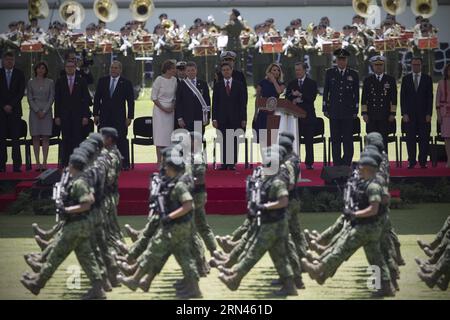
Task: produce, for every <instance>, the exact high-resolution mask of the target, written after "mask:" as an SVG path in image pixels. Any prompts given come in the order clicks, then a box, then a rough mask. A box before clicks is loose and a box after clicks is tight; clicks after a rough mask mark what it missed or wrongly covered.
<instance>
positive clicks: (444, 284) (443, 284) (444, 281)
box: [436, 275, 450, 291]
mask: <svg viewBox="0 0 450 320" xmlns="http://www.w3.org/2000/svg"><path fill="white" fill-rule="evenodd" d="M449 282H450V277H449V276H448V275H443V276H442V277H440V278H439V280H438V281H437V282H436V286H437V287H438V288H439V289H441V290H442V291H447V289H448V283H449Z"/></svg>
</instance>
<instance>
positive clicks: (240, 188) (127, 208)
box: [0, 162, 450, 215]
mask: <svg viewBox="0 0 450 320" xmlns="http://www.w3.org/2000/svg"><path fill="white" fill-rule="evenodd" d="M49 167H50V168H54V167H55V165H53V166H49ZM322 167H323V165H322V163H316V164H315V166H314V170H306V169H305V168H304V165H303V164H302V181H301V182H300V183H299V186H304V187H313V186H314V187H320V186H324V185H325V183H324V181H323V180H322V179H321V178H320V173H321V171H322ZM406 167H407V164H406V163H404V164H403V168H396V167H395V162H392V163H391V176H392V177H445V176H449V177H450V169H447V168H445V164H444V163H439V164H438V166H437V167H436V168H432V167H431V166H430V167H429V168H427V169H420V168H416V169H407V168H406ZM156 170H157V165H156V164H137V165H136V167H135V169H134V170H131V171H127V172H122V174H121V176H120V180H119V192H120V203H119V213H120V214H121V215H136V214H146V213H147V207H148V194H149V190H148V185H149V179H150V174H151V173H152V172H154V171H156ZM11 171H12V168H11V167H10V166H8V168H7V172H6V173H0V180H20V181H21V182H19V183H18V184H17V186H16V189H15V192H14V193H11V194H3V195H0V212H1V211H4V209H5V208H6V207H7V206H8V205H9V204H11V203H12V202H14V200H15V199H16V198H17V195H18V194H19V193H20V192H21V191H23V190H24V189H27V188H30V187H31V186H32V184H33V181H34V179H35V178H36V177H37V176H38V175H39V173H38V172H34V171H23V172H21V173H13V172H11ZM250 173H251V170H250V169H247V170H246V169H245V168H244V166H243V165H242V164H241V165H238V167H237V170H236V171H216V170H212V166H211V165H210V166H209V170H208V172H207V176H206V185H207V191H208V202H207V205H206V210H207V212H208V213H210V214H242V213H244V212H246V203H245V178H246V177H247V175H249V174H250ZM392 196H397V197H398V196H399V195H398V192H393V194H392Z"/></svg>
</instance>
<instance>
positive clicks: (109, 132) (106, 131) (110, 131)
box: [100, 127, 119, 140]
mask: <svg viewBox="0 0 450 320" xmlns="http://www.w3.org/2000/svg"><path fill="white" fill-rule="evenodd" d="M100 133H101V134H102V135H103V136H107V137H111V138H113V139H115V140H117V139H118V138H119V133H118V132H117V129H116V128H111V127H103V128H101V129H100Z"/></svg>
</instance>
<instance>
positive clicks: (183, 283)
mask: <svg viewBox="0 0 450 320" xmlns="http://www.w3.org/2000/svg"><path fill="white" fill-rule="evenodd" d="M185 286H186V279H185V278H183V279H178V280H177V281H175V283H174V284H173V287H174V288H175V289H177V290H182V289H183V288H184V287H185Z"/></svg>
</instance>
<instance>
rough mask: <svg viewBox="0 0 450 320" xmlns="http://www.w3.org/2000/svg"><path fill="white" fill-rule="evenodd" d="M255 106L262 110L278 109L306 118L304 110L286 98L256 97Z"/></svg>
mask: <svg viewBox="0 0 450 320" xmlns="http://www.w3.org/2000/svg"><path fill="white" fill-rule="evenodd" d="M256 107H257V108H258V109H260V110H263V111H269V112H271V111H275V110H280V111H283V112H285V113H288V114H290V115H293V116H294V117H297V118H306V111H305V110H304V109H303V108H301V107H299V106H297V105H296V104H295V103H293V102H291V101H290V100H287V99H277V98H275V97H272V98H261V97H260V98H256Z"/></svg>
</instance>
